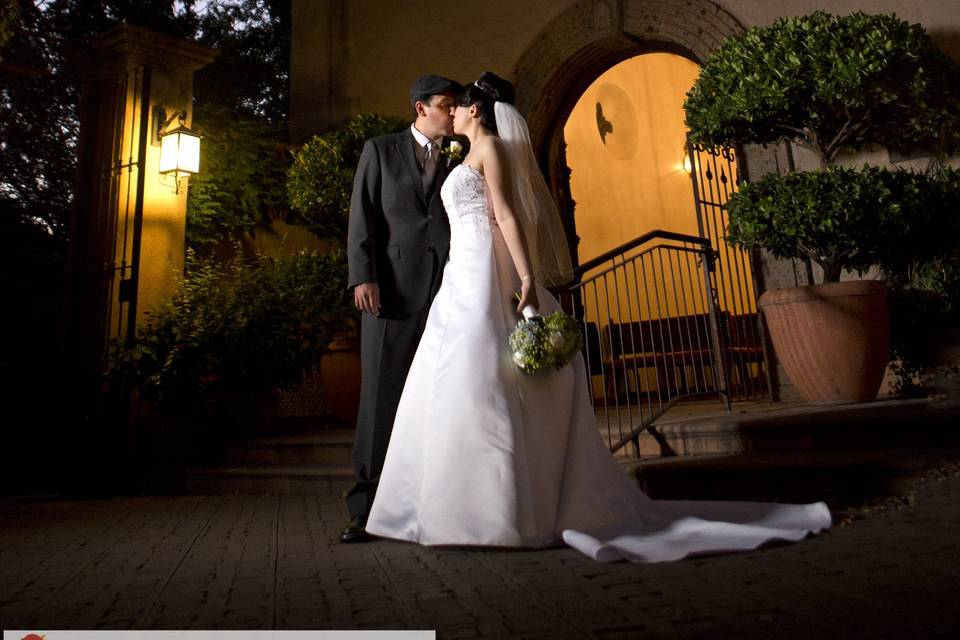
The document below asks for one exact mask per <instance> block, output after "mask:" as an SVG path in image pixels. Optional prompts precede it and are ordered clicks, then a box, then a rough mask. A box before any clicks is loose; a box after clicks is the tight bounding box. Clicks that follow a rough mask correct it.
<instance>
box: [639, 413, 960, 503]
mask: <svg viewBox="0 0 960 640" xmlns="http://www.w3.org/2000/svg"><path fill="white" fill-rule="evenodd" d="M659 430H660V433H661V434H662V435H663V436H664V438H665V439H666V441H667V442H668V443H669V445H670V447H671V448H672V449H673V451H674V452H676V453H677V454H678V455H676V456H672V457H669V456H668V457H659V456H658V457H652V458H644V459H641V460H637V459H633V460H623V461H622V464H623V466H624V467H625V469H626V470H627V471H628V472H629V473H631V474H632V475H634V476H635V477H636V479H637V482H638V484H639V485H640V487H641V488H642V489H643V490H644V491H645V492H646V493H647V494H648V495H650V496H651V497H654V498H661V499H667V498H669V499H723V500H764V501H791V502H809V501H815V500H824V501H826V502H827V503H828V504H829V505H830V506H831V507H833V508H843V507H848V506H851V505H857V504H863V503H865V502H869V501H871V500H874V499H877V498H883V497H886V496H892V495H903V494H904V493H906V492H909V488H910V485H911V483H912V482H914V481H915V478H916V477H917V475H918V474H919V473H922V472H923V471H924V470H925V469H929V468H932V467H938V466H942V465H944V464H949V463H953V462H956V461H958V460H960V406H957V405H956V404H954V403H950V402H937V401H931V400H928V399H920V400H887V401H878V402H872V403H865V404H851V405H834V406H800V407H792V408H786V409H773V410H767V411H758V412H750V413H736V412H732V413H725V414H715V415H709V416H704V417H701V418H693V419H687V420H681V421H676V422H667V423H665V424H662V425H660V427H659ZM651 440H652V438H651ZM649 447H651V445H650V444H649V443H647V445H644V443H643V442H641V452H644V451H645V450H646V449H648V448H649Z"/></svg>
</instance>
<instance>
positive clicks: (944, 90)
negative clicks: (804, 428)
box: [684, 12, 960, 402]
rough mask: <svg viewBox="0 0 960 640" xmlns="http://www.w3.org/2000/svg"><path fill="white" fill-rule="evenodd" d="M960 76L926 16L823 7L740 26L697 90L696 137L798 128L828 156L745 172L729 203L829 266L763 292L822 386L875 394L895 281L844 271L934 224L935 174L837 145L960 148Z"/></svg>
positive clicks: (798, 372) (736, 142) (790, 363)
mask: <svg viewBox="0 0 960 640" xmlns="http://www.w3.org/2000/svg"><path fill="white" fill-rule="evenodd" d="M958 87H960V67H958V66H957V65H956V64H955V63H953V62H952V61H951V60H950V59H949V58H947V57H946V56H945V55H944V54H943V53H942V52H941V51H940V50H939V49H938V48H937V47H936V45H935V44H934V43H933V42H932V41H931V40H930V38H929V36H927V34H926V32H925V31H924V30H923V28H922V27H920V26H919V25H910V24H908V23H906V22H904V21H902V20H900V19H898V18H897V17H896V16H894V15H867V14H864V13H853V14H850V15H848V16H833V15H829V14H827V13H824V12H816V13H813V14H810V15H807V16H802V17H799V18H785V19H780V20H778V21H776V22H775V23H774V24H772V25H771V26H769V27H757V28H752V29H750V30H748V31H747V33H746V34H744V35H743V36H741V37H739V38H736V39H732V40H729V41H728V42H726V43H725V44H724V45H722V46H721V47H720V48H719V49H718V50H717V51H716V52H715V53H714V54H713V55H712V56H711V57H710V58H709V59H708V60H707V61H706V63H705V64H704V66H703V68H702V69H701V73H700V77H699V78H698V80H697V82H696V83H695V84H694V86H693V88H692V89H691V90H690V92H689V94H688V96H687V100H686V102H685V104H684V108H685V109H686V111H687V126H688V127H689V129H690V136H691V139H692V140H693V141H694V142H697V143H700V144H704V145H707V146H742V145H748V144H771V143H779V142H783V141H789V142H791V143H793V144H795V145H798V146H800V147H803V148H806V149H808V150H809V151H811V152H812V153H813V155H814V157H815V158H816V160H817V164H818V165H819V169H817V170H815V171H812V172H793V173H788V174H783V175H771V176H768V177H765V178H764V179H763V180H761V181H759V182H758V183H756V184H755V185H746V186H743V187H741V189H740V191H739V193H738V194H735V195H734V197H732V198H731V201H730V202H729V204H728V211H729V215H730V230H729V238H730V240H731V241H732V242H734V243H736V244H739V245H740V246H743V247H744V248H748V249H754V248H765V249H767V250H769V251H770V252H771V253H772V254H773V255H775V256H777V257H782V258H810V259H812V260H813V261H814V262H816V263H817V264H819V265H820V266H821V267H823V274H824V278H823V280H824V283H823V284H819V285H811V286H808V287H800V288H798V289H783V290H774V291H767V292H765V293H764V294H763V295H762V296H761V298H760V306H761V308H762V309H763V312H764V316H765V318H766V320H767V324H768V327H769V329H770V336H771V340H772V342H773V345H774V349H775V351H776V353H777V356H778V358H779V359H780V361H781V363H782V364H783V366H784V369H785V370H786V373H787V375H788V376H789V377H790V379H791V380H792V381H793V382H794V384H796V385H797V387H798V388H799V389H800V391H801V393H803V394H804V395H805V396H806V397H807V398H808V399H810V400H813V401H818V402H843V401H865V400H871V399H873V398H874V397H876V393H877V390H878V388H879V385H880V381H881V379H882V376H883V369H884V365H885V363H886V360H887V343H888V340H889V329H888V324H887V312H886V292H885V286H884V284H883V283H882V282H879V281H875V280H861V281H848V282H840V276H841V273H842V272H843V271H844V270H845V269H846V270H850V269H853V270H858V271H861V272H862V271H863V270H865V269H867V268H868V267H869V266H870V265H872V264H875V263H876V262H877V261H878V257H879V256H880V255H882V254H884V252H887V254H889V253H890V252H891V251H893V252H897V251H900V252H904V251H909V247H910V237H911V235H910V234H915V233H923V234H926V235H927V236H929V235H930V225H931V224H932V223H933V221H932V219H931V216H929V215H926V214H925V209H924V206H923V191H924V189H925V188H926V185H925V183H924V180H923V178H920V177H917V176H914V175H911V174H907V173H905V172H896V173H890V172H887V171H886V170H883V169H877V168H874V169H870V168H865V169H864V170H863V171H856V170H853V169H846V168H842V167H839V166H836V163H837V159H838V157H840V155H841V153H843V152H845V151H859V150H862V149H864V148H866V147H869V146H874V145H880V146H886V147H888V148H896V149H915V148H918V147H927V148H931V149H938V150H940V151H944V150H951V149H954V148H956V147H957V143H958V140H960V128H958V126H957V124H958V118H960V90H958ZM854 318H855V319H856V320H854ZM830 336H832V337H830Z"/></svg>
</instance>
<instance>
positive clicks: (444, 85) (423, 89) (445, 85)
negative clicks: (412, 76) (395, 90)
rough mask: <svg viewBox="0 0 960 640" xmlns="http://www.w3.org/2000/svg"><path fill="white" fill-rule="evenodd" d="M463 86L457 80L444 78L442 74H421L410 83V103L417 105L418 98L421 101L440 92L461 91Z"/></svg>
mask: <svg viewBox="0 0 960 640" xmlns="http://www.w3.org/2000/svg"><path fill="white" fill-rule="evenodd" d="M462 88H463V86H462V85H461V84H460V83H459V82H456V81H455V80H450V79H449V78H444V77H442V76H431V75H426V76H420V77H419V78H417V79H416V80H414V81H413V84H411V85H410V104H411V105H415V104H416V103H417V100H420V101H421V102H422V101H424V100H426V99H428V98H429V97H430V96H434V95H437V94H438V93H447V92H452V93H459V91H460V89H462Z"/></svg>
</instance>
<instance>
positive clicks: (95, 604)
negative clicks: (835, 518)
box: [0, 476, 960, 640]
mask: <svg viewBox="0 0 960 640" xmlns="http://www.w3.org/2000/svg"><path fill="white" fill-rule="evenodd" d="M918 486H919V488H918V491H917V494H916V498H915V500H912V504H909V505H907V506H903V507H899V508H897V507H894V508H888V509H886V510H884V511H881V512H878V513H870V514H868V515H866V516H864V517H859V518H857V519H854V520H853V521H851V522H850V523H848V524H846V525H843V526H838V527H835V528H834V529H833V530H832V531H830V532H829V533H827V534H825V535H822V536H819V537H817V538H813V539H809V540H806V541H804V542H802V543H800V544H796V545H781V546H775V547H768V548H766V549H762V550H760V551H756V552H750V553H743V554H736V555H724V556H712V557H704V558H697V559H688V560H685V561H682V562H675V563H668V564H659V565H633V564H627V563H618V564H600V563H596V562H593V561H591V560H588V559H586V558H584V557H582V556H580V555H579V554H578V553H576V552H574V551H572V550H569V549H557V550H549V551H536V552H526V551H515V552H503V551H483V550H455V549H443V550H436V549H425V548H421V547H417V546H414V545H408V544H401V543H393V542H386V541H380V542H376V543H373V544H368V545H340V544H337V543H336V542H335V540H336V536H337V533H338V532H339V530H340V528H341V526H342V524H343V522H344V512H343V508H342V506H341V504H340V502H339V501H338V500H336V499H332V498H322V497H300V496H254V497H241V496H205V497H169V498H164V497H160V498H157V497H127V498H112V499H103V500H24V499H20V500H10V499H8V500H2V501H0V623H2V624H3V627H4V628H7V629H11V628H31V629H37V630H41V631H42V630H43V629H53V628H89V629H93V628H105V629H106V628H158V629H162V628H174V629H180V628H199V629H216V628H226V629H270V628H297V629H312V628H333V629H353V628H415V629H437V630H438V634H437V635H438V637H439V638H473V637H513V638H619V637H637V638H643V637H682V638H710V639H711V640H716V639H718V638H773V637H776V638H800V637H856V638H887V637H899V638H919V637H923V638H937V637H942V638H947V637H951V638H955V637H958V636H957V632H958V630H960V607H958V606H957V604H956V601H957V594H958V591H960V577H958V575H957V569H958V567H960V477H957V476H951V477H947V478H946V479H939V480H936V481H927V482H924V483H922V484H921V485H918Z"/></svg>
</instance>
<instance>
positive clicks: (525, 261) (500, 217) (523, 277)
mask: <svg viewBox="0 0 960 640" xmlns="http://www.w3.org/2000/svg"><path fill="white" fill-rule="evenodd" d="M480 151H481V153H480V164H481V166H482V168H483V175H484V177H485V178H486V181H487V188H489V189H490V199H491V200H492V201H493V215H494V216H495V217H496V219H497V225H498V226H499V227H500V231H501V232H502V233H503V239H504V241H505V242H506V244H507V250H508V251H509V252H510V257H511V258H512V259H513V265H514V266H515V267H516V269H517V274H518V275H519V276H520V302H519V303H518V304H517V311H521V310H522V309H523V308H524V307H525V306H527V305H528V304H529V305H531V306H533V307H534V308H537V307H538V306H539V301H538V300H537V288H536V287H535V286H534V275H533V269H532V268H531V266H530V253H529V252H528V251H527V239H526V238H525V237H524V235H523V228H522V227H521V226H520V224H519V222H518V221H517V217H516V215H514V210H513V203H512V202H511V200H512V197H511V193H512V190H511V185H510V179H511V177H510V175H509V172H508V171H506V167H507V163H506V158H505V156H504V150H503V147H502V145H501V143H500V140H498V139H497V138H493V137H491V138H488V139H487V141H486V144H485V145H484V146H483V149H481V150H480Z"/></svg>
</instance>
